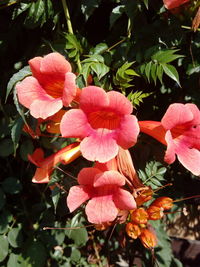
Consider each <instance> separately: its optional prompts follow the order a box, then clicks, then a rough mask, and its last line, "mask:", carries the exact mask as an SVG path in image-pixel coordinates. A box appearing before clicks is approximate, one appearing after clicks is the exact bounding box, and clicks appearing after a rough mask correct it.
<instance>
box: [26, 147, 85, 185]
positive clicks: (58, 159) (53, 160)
mask: <svg viewBox="0 0 200 267" xmlns="http://www.w3.org/2000/svg"><path fill="white" fill-rule="evenodd" d="M80 155H81V152H80V145H79V143H73V144H71V145H68V146H66V147H64V148H62V149H61V150H59V151H58V152H57V153H54V154H53V155H51V156H49V157H47V158H44V152H43V150H42V149H41V148H37V149H36V150H35V151H34V153H33V154H32V155H28V159H29V160H30V161H31V162H32V163H33V164H35V165H36V166H37V169H36V172H35V174H34V176H33V178H32V182H33V183H48V182H49V180H50V175H51V173H52V171H53V169H54V167H55V166H56V165H57V164H58V163H62V164H69V163H71V162H72V161H74V160H75V159H76V158H78V157H79V156H80Z"/></svg>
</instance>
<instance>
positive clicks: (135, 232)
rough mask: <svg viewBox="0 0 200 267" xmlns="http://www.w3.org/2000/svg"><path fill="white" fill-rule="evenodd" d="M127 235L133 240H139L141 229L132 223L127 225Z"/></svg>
mask: <svg viewBox="0 0 200 267" xmlns="http://www.w3.org/2000/svg"><path fill="white" fill-rule="evenodd" d="M126 233H127V235H128V236H130V237H131V238H133V239H137V238H138V236H139V235H140V234H141V230H140V227H139V226H138V225H137V224H135V223H132V222H129V223H127V225H126Z"/></svg>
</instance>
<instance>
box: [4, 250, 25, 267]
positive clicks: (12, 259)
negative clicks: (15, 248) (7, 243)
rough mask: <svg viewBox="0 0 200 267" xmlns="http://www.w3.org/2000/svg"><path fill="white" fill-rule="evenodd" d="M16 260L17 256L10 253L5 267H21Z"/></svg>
mask: <svg viewBox="0 0 200 267" xmlns="http://www.w3.org/2000/svg"><path fill="white" fill-rule="evenodd" d="M18 259H19V255H17V254H14V253H11V254H10V256H9V259H8V262H7V267H22V266H21V264H20V263H19V262H18Z"/></svg>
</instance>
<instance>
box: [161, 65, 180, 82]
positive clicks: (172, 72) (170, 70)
mask: <svg viewBox="0 0 200 267" xmlns="http://www.w3.org/2000/svg"><path fill="white" fill-rule="evenodd" d="M162 67H163V70H164V72H165V74H167V75H168V76H169V77H170V78H171V79H173V80H174V81H175V82H177V83H178V85H179V86H181V85H180V82H179V75H178V72H177V70H176V68H175V67H174V66H172V65H170V64H162Z"/></svg>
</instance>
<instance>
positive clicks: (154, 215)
mask: <svg viewBox="0 0 200 267" xmlns="http://www.w3.org/2000/svg"><path fill="white" fill-rule="evenodd" d="M147 213H148V215H149V220H160V219H161V218H162V217H163V215H164V214H163V208H162V207H157V206H153V205H151V206H150V207H149V208H148V209H147Z"/></svg>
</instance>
